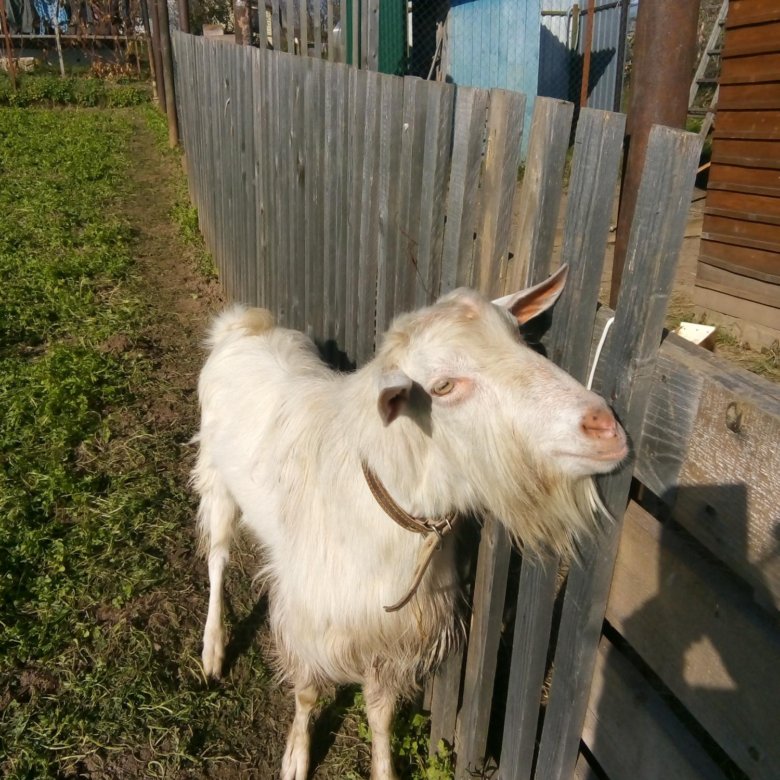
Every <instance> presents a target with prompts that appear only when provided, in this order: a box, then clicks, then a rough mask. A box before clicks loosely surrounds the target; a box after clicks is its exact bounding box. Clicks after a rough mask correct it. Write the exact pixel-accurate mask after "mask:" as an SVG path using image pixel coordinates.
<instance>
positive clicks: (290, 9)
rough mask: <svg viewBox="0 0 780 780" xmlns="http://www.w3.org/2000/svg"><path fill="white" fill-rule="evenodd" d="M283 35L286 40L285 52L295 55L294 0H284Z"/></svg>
mask: <svg viewBox="0 0 780 780" xmlns="http://www.w3.org/2000/svg"><path fill="white" fill-rule="evenodd" d="M284 10H285V15H284V17H285V18H284V33H285V37H286V38H287V52H288V53H289V54H295V0H284Z"/></svg>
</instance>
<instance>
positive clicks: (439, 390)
mask: <svg viewBox="0 0 780 780" xmlns="http://www.w3.org/2000/svg"><path fill="white" fill-rule="evenodd" d="M454 388H455V383H454V382H453V381H452V380H451V379H442V380H441V381H440V382H437V383H436V384H435V385H434V386H433V387H432V388H431V394H432V395H447V394H448V393H451V392H452V391H453V389H454Z"/></svg>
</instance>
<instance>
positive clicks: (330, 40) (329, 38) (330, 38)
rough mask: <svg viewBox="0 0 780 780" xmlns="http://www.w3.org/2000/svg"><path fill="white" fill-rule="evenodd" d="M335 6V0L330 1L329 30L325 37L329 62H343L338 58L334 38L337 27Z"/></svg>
mask: <svg viewBox="0 0 780 780" xmlns="http://www.w3.org/2000/svg"><path fill="white" fill-rule="evenodd" d="M333 5H334V0H328V17H327V25H328V29H327V33H326V37H325V42H326V45H327V47H328V62H340V61H341V60H340V59H339V58H338V57H337V52H336V43H335V40H334V36H335V32H334V28H335V26H336V16H335V9H334V7H333Z"/></svg>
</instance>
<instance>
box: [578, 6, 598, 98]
mask: <svg viewBox="0 0 780 780" xmlns="http://www.w3.org/2000/svg"><path fill="white" fill-rule="evenodd" d="M595 25H596V0H588V18H587V20H586V21H585V45H584V47H583V49H584V50H583V54H584V55H585V56H584V57H583V59H582V86H581V87H580V108H584V107H585V106H587V105H588V87H589V86H590V50H591V49H592V48H593V28H594V27H595Z"/></svg>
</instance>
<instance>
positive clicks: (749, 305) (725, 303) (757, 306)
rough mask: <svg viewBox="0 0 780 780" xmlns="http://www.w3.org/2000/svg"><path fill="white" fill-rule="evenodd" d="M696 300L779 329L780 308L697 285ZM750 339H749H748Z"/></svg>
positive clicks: (740, 317)
mask: <svg viewBox="0 0 780 780" xmlns="http://www.w3.org/2000/svg"><path fill="white" fill-rule="evenodd" d="M695 300H696V304H697V305H698V306H704V307H705V308H709V309H715V310H716V311H720V312H723V313H724V314H730V315H731V316H732V317H737V318H739V319H743V320H746V321H747V322H748V323H753V324H755V325H761V326H765V327H767V328H771V329H773V330H778V310H777V308H776V307H774V306H765V305H764V304H762V303H757V302H755V301H746V300H743V299H741V298H736V297H734V296H733V295H731V294H730V293H729V294H726V293H722V292H717V291H715V290H708V289H705V288H702V287H696V290H695ZM746 340H747V341H749V339H746Z"/></svg>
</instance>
